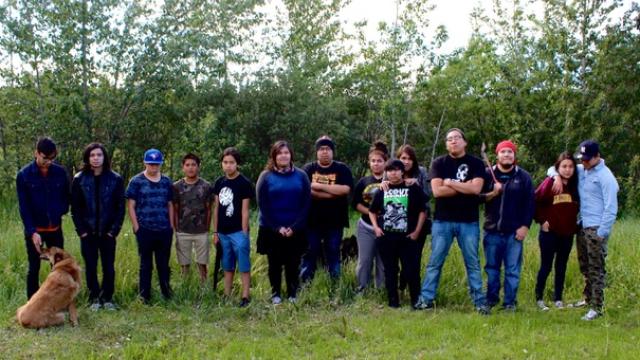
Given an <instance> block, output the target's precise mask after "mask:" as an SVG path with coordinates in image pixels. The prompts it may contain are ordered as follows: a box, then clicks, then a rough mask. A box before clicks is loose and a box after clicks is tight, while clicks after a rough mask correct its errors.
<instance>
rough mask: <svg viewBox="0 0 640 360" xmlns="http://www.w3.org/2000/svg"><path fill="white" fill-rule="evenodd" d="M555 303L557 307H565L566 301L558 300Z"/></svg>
mask: <svg viewBox="0 0 640 360" xmlns="http://www.w3.org/2000/svg"><path fill="white" fill-rule="evenodd" d="M554 305H555V306H556V309H564V303H563V302H562V300H558V301H556V302H555V303H554Z"/></svg>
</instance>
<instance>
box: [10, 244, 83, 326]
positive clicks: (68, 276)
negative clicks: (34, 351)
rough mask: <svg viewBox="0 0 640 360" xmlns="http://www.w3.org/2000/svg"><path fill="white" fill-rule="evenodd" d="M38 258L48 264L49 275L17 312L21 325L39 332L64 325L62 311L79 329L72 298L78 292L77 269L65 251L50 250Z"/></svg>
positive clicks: (78, 274)
mask: <svg viewBox="0 0 640 360" xmlns="http://www.w3.org/2000/svg"><path fill="white" fill-rule="evenodd" d="M40 258H41V259H43V260H49V262H50V263H51V265H52V267H53V268H52V270H51V273H49V276H47V279H46V280H45V281H44V283H43V284H42V286H40V289H38V291H37V292H36V293H35V294H33V296H32V297H31V299H29V301H28V302H27V303H26V304H25V305H23V306H21V307H20V308H19V309H18V311H17V318H18V322H19V323H20V325H22V326H24V327H26V328H33V329H40V328H45V327H49V326H56V325H61V324H63V323H64V312H63V311H64V310H67V309H68V311H69V321H70V322H71V325H73V326H76V325H78V311H77V309H76V302H75V298H76V295H78V292H79V291H80V266H78V263H77V262H76V261H75V259H74V258H73V257H72V256H71V255H69V253H67V252H66V251H64V250H62V249H60V248H57V247H55V246H54V247H51V248H48V249H46V250H44V251H43V252H42V254H41V255H40Z"/></svg>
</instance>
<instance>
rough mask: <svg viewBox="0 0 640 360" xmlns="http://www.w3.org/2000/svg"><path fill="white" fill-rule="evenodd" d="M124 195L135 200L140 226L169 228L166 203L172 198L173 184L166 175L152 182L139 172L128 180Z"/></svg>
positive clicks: (157, 229)
mask: <svg viewBox="0 0 640 360" xmlns="http://www.w3.org/2000/svg"><path fill="white" fill-rule="evenodd" d="M125 197H126V198H127V199H131V200H135V202H136V216H137V218H138V224H140V227H142V228H144V229H147V230H155V231H159V230H167V229H170V228H171V222H170V221H169V207H168V203H169V202H170V201H171V200H172V198H173V186H172V184H171V180H170V179H169V178H168V177H166V176H164V175H162V177H161V178H160V181H158V182H153V181H151V180H149V179H147V178H146V177H145V176H144V173H139V174H138V175H136V176H134V177H133V178H131V181H129V186H128V187H127V192H126V193H125Z"/></svg>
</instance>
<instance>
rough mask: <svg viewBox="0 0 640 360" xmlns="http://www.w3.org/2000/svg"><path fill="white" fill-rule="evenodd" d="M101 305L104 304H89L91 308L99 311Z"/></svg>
mask: <svg viewBox="0 0 640 360" xmlns="http://www.w3.org/2000/svg"><path fill="white" fill-rule="evenodd" d="M101 307H102V305H100V303H99V302H94V303H93V304H91V306H89V310H91V311H98V310H100V308H101Z"/></svg>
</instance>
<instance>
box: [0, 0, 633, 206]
mask: <svg viewBox="0 0 640 360" xmlns="http://www.w3.org/2000/svg"><path fill="white" fill-rule="evenodd" d="M529 3H530V2H529V1H525V0H494V1H493V4H492V6H491V7H490V8H487V9H482V8H476V9H475V10H474V11H473V13H472V14H471V16H470V19H469V21H471V24H472V28H473V34H472V36H471V38H470V40H469V42H468V43H467V44H466V46H464V47H462V48H459V49H456V50H454V51H451V52H449V53H444V52H443V51H442V50H441V48H442V46H443V44H445V43H446V41H447V39H448V33H447V29H446V28H444V27H442V26H436V25H435V19H432V18H431V14H432V11H433V6H432V5H431V3H430V2H429V1H428V0H398V1H397V9H398V11H397V16H396V21H394V22H393V23H380V24H378V35H379V36H378V38H376V39H370V38H368V37H367V33H366V31H365V27H366V23H365V22H360V23H357V24H356V26H355V29H354V30H349V29H347V27H346V26H345V24H344V23H343V22H341V20H340V18H339V14H340V12H341V11H342V10H343V9H344V8H345V6H347V5H348V1H346V0H304V1H303V0H283V1H281V2H265V1H263V0H220V1H215V2H212V1H204V0H187V1H176V0H164V1H133V0H96V1H90V0H69V1H59V0H48V1H35V0H23V1H16V0H6V1H4V2H3V3H2V4H0V49H1V51H0V58H1V59H2V60H1V64H2V65H1V66H0V74H1V77H0V181H1V182H2V183H3V185H4V186H2V189H3V192H4V196H7V195H9V194H12V193H13V192H14V190H13V189H14V185H13V184H14V179H15V174H16V172H17V170H18V169H19V168H20V167H21V166H22V165H24V164H25V163H26V162H27V161H29V160H30V159H31V158H32V155H33V144H34V142H35V140H36V138H37V136H39V135H49V136H51V137H53V138H54V139H55V140H56V141H57V142H58V144H59V145H60V147H61V150H62V151H61V155H60V157H59V161H60V162H61V163H62V164H64V165H65V166H67V167H68V168H69V169H72V170H73V169H75V168H77V166H78V165H79V162H80V161H81V152H82V148H83V147H84V145H86V144H87V143H89V142H91V141H100V142H103V143H104V144H106V146H107V147H108V150H109V151H110V152H111V153H112V154H113V159H114V163H113V167H114V169H116V170H117V171H119V172H120V173H122V175H123V176H125V177H126V178H129V177H131V176H133V175H134V174H135V173H137V172H138V171H140V170H141V163H142V154H143V153H144V150H146V149H148V148H149V147H157V148H159V149H161V150H162V151H163V152H164V153H165V154H166V158H167V162H166V163H165V169H164V170H165V171H166V172H167V173H168V175H170V176H172V177H174V178H176V177H179V176H180V159H181V157H182V155H184V154H185V153H186V152H189V151H192V152H195V153H197V154H199V155H201V156H202V157H203V176H204V177H206V178H213V177H215V176H217V175H218V174H219V173H220V170H219V169H220V166H219V156H220V154H221V153H222V150H223V149H224V148H225V147H227V146H236V147H237V148H238V149H239V151H240V153H241V154H242V156H243V160H244V164H243V172H244V173H246V174H247V175H248V176H251V177H252V178H254V179H255V178H256V177H257V174H258V173H259V172H260V170H261V169H262V168H263V167H264V164H265V162H266V158H267V151H268V148H269V145H270V144H271V143H273V142H274V141H275V140H277V139H287V140H289V141H290V142H291V144H292V146H293V149H294V150H295V151H296V154H295V160H296V163H297V164H300V165H301V164H302V163H303V162H305V161H307V160H310V159H312V158H314V155H315V154H314V150H313V143H314V141H315V139H317V138H318V137H319V136H320V135H323V134H328V135H330V136H332V137H333V138H334V140H335V141H336V143H337V145H338V147H337V154H336V156H337V158H338V159H340V160H342V161H345V162H346V163H348V164H349V165H351V166H352V167H353V170H354V176H359V175H363V174H364V172H365V171H366V154H367V151H366V150H367V149H368V147H369V145H370V144H371V143H372V142H373V141H375V140H379V139H380V140H384V141H386V142H387V143H388V145H390V146H392V147H393V148H397V147H398V146H399V145H401V144H403V143H411V144H412V145H414V146H415V147H416V148H417V149H418V151H419V153H418V156H419V160H420V161H421V162H422V164H423V165H427V166H428V165H429V163H430V162H431V160H432V159H433V156H434V154H435V155H439V154H441V153H443V152H444V141H443V136H444V135H443V133H444V130H446V129H447V128H449V127H453V126H455V127H460V128H462V129H463V130H464V131H465V133H466V135H467V137H468V139H469V150H470V152H472V153H475V154H478V153H479V150H480V144H481V143H482V142H485V143H487V145H488V147H489V149H492V148H493V147H494V146H495V144H496V143H497V142H499V141H500V140H503V139H507V138H508V139H511V140H513V141H514V142H516V143H517V144H518V145H519V149H520V150H519V153H518V162H519V164H520V165H522V166H523V167H524V168H526V169H527V170H529V171H530V172H531V173H532V175H533V176H534V179H535V180H536V181H540V180H541V179H542V177H543V176H544V171H545V169H546V168H547V167H548V166H549V165H550V164H552V163H553V162H554V160H555V157H556V156H557V154H558V153H560V152H561V151H564V150H569V151H574V150H575V147H576V146H577V144H579V143H580V141H581V140H583V139H586V138H594V139H597V140H598V141H599V142H600V143H601V146H602V149H603V156H604V158H605V159H606V161H607V165H608V166H609V167H610V168H611V169H612V171H613V172H614V173H615V174H616V176H617V177H618V180H619V183H620V184H621V187H622V191H621V192H620V203H621V205H622V207H623V208H624V211H625V212H627V213H635V212H637V211H638V210H640V185H638V184H637V180H638V179H640V151H638V150H639V149H640V141H639V140H640V137H639V134H638V129H640V66H638V64H640V5H638V3H637V2H632V3H631V4H623V2H622V1H620V0H564V1H559V0H538V1H535V6H537V7H538V8H541V9H542V11H541V12H534V11H532V10H531V9H532V8H533V7H532V6H530V5H529ZM535 6H534V7H535ZM266 9H271V10H266ZM274 9H275V10H274ZM613 14H622V15H619V16H615V17H614V15H613Z"/></svg>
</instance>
